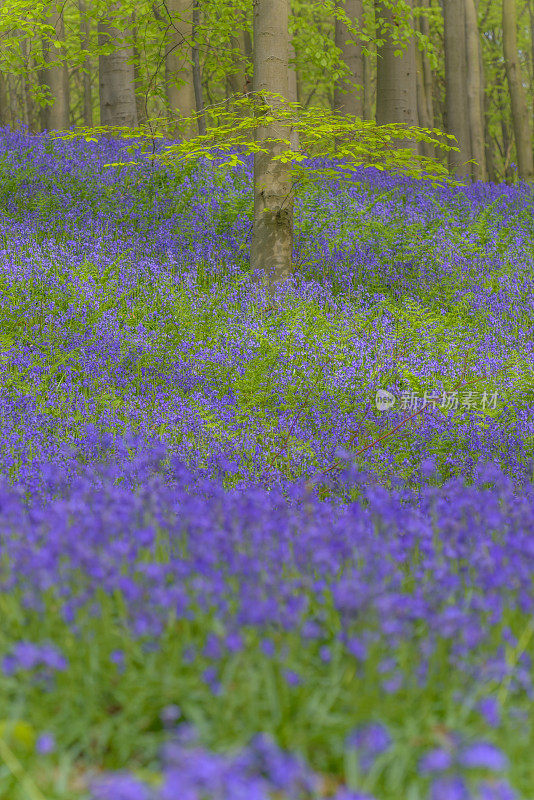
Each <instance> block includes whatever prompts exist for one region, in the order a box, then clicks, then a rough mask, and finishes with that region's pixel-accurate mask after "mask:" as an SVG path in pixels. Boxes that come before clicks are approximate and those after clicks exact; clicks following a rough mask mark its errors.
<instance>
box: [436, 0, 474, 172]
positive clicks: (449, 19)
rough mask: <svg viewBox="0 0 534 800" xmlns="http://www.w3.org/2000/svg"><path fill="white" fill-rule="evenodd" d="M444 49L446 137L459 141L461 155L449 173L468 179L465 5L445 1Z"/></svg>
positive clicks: (453, 156) (451, 156)
mask: <svg viewBox="0 0 534 800" xmlns="http://www.w3.org/2000/svg"><path fill="white" fill-rule="evenodd" d="M443 24H444V49H445V115H446V117H447V119H446V125H447V133H450V134H452V135H453V136H455V137H456V139H457V144H456V146H457V147H458V148H459V152H454V151H451V152H450V153H449V169H450V171H451V172H452V173H453V174H455V175H456V176H457V177H459V178H464V179H467V178H469V177H470V175H471V167H470V165H469V164H468V163H467V162H468V161H469V159H470V158H471V137H470V134H469V110H468V105H467V91H466V87H467V54H466V46H465V2H464V0H443Z"/></svg>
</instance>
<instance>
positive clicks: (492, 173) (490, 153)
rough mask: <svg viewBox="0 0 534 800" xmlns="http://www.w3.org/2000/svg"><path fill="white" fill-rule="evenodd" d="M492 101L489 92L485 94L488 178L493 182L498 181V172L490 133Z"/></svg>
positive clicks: (485, 138)
mask: <svg viewBox="0 0 534 800" xmlns="http://www.w3.org/2000/svg"><path fill="white" fill-rule="evenodd" d="M489 122H490V102H489V97H488V96H487V94H484V140H485V149H486V166H487V170H488V179H489V180H490V181H491V182H492V183H497V172H496V170H495V157H494V147H493V145H494V142H493V139H492V138H491V133H490V126H489Z"/></svg>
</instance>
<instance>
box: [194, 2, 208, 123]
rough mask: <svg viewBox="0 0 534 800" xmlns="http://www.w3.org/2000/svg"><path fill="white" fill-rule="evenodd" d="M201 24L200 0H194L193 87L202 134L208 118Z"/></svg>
mask: <svg viewBox="0 0 534 800" xmlns="http://www.w3.org/2000/svg"><path fill="white" fill-rule="evenodd" d="M199 25H200V0H193V29H192V31H191V35H192V38H193V48H192V51H191V54H192V58H193V89H194V93H195V107H196V110H197V114H199V115H200V116H199V117H198V119H197V125H198V132H199V133H200V135H201V136H203V135H204V134H205V133H206V118H205V117H204V113H203V112H204V96H203V93H202V72H201V69H200V51H199V49H198V44H197V40H196V37H197V31H198V27H199Z"/></svg>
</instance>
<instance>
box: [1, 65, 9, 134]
mask: <svg viewBox="0 0 534 800" xmlns="http://www.w3.org/2000/svg"><path fill="white" fill-rule="evenodd" d="M9 117H10V114H9V99H8V92H7V81H6V79H5V78H4V76H3V74H2V73H1V72H0V127H4V126H6V125H9Z"/></svg>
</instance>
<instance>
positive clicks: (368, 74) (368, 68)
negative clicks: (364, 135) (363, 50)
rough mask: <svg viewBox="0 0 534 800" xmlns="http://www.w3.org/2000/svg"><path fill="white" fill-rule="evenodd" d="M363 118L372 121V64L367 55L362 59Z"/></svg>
mask: <svg viewBox="0 0 534 800" xmlns="http://www.w3.org/2000/svg"><path fill="white" fill-rule="evenodd" d="M363 118H364V119H374V114H373V63H372V61H371V57H370V56H369V55H364V57H363Z"/></svg>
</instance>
